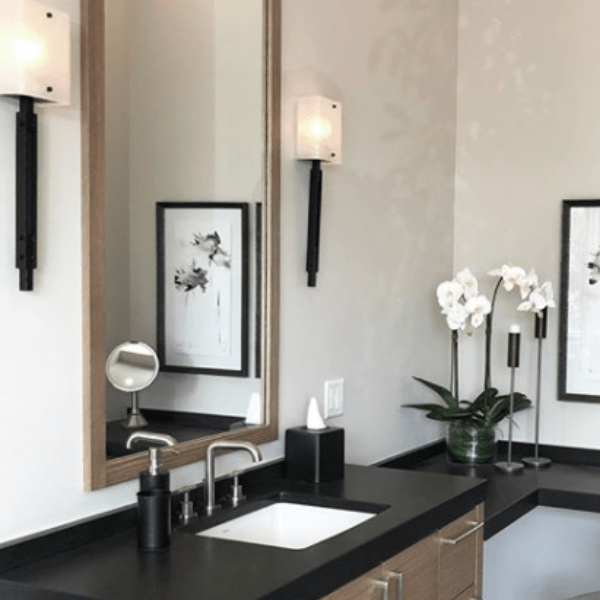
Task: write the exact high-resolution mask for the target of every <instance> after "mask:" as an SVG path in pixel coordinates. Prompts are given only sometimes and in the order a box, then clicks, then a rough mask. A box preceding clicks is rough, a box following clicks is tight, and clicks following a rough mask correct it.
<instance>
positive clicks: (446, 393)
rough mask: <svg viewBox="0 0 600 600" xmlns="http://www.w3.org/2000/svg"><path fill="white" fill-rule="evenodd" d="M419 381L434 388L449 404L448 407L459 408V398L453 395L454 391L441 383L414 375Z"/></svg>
mask: <svg viewBox="0 0 600 600" xmlns="http://www.w3.org/2000/svg"><path fill="white" fill-rule="evenodd" d="M414 379H416V380H417V381H419V382H421V383H422V384H423V385H426V386H427V387H428V388H429V389H431V390H433V391H434V392H435V393H436V394H437V395H438V396H439V397H440V398H441V399H442V400H443V401H444V402H445V403H446V404H447V405H448V408H458V407H459V406H458V400H457V399H456V398H455V397H454V396H453V395H452V392H451V391H450V390H448V389H446V388H445V387H443V386H441V385H437V384H436V383H432V382H431V381H427V380H426V379H421V378H420V377H414Z"/></svg>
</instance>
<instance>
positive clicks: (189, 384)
mask: <svg viewBox="0 0 600 600" xmlns="http://www.w3.org/2000/svg"><path fill="white" fill-rule="evenodd" d="M81 14H82V55H81V64H82V74H81V75H82V115H83V117H82V157H83V249H84V252H83V254H84V331H83V333H84V359H85V362H84V365H85V376H84V417H85V419H84V440H85V458H86V460H85V465H86V485H87V487H88V488H91V489H95V488H100V487H104V486H106V485H111V484H114V483H118V482H121V481H126V480H128V479H131V478H132V477H134V476H135V475H137V473H139V471H141V470H142V469H144V468H146V466H147V465H146V462H147V461H146V456H145V454H143V453H141V452H137V453H135V454H133V455H124V454H121V453H120V452H116V453H113V452H107V450H108V446H109V442H110V440H111V437H112V438H114V437H115V435H112V434H111V428H112V432H113V434H116V438H121V441H120V442H119V439H117V442H118V443H121V442H122V441H123V439H124V438H125V437H126V435H127V433H128V430H127V429H126V428H124V427H122V425H121V424H122V423H123V422H124V420H125V417H126V414H127V408H128V406H129V405H130V404H131V402H130V398H129V397H128V394H127V393H124V392H123V391H121V390H118V389H117V388H115V387H113V386H111V385H110V384H108V383H107V381H106V374H105V363H106V359H107V356H108V355H109V353H110V351H111V350H112V349H113V348H114V347H115V346H117V345H118V344H120V343H122V342H124V341H127V340H136V341H141V342H144V343H147V344H149V345H150V346H151V347H153V348H155V349H156V350H157V351H158V354H159V356H160V357H161V358H163V356H164V355H165V353H166V352H167V354H168V350H169V348H168V344H169V343H173V344H175V346H174V347H173V348H171V350H173V349H174V350H175V351H176V352H175V353H171V354H172V355H176V354H177V353H179V354H180V350H181V347H178V346H177V344H178V343H180V342H181V340H183V342H181V343H185V344H187V350H186V352H187V354H188V358H190V357H191V358H190V360H191V364H192V368H190V367H189V365H187V366H185V368H180V366H178V365H177V364H175V365H173V364H167V365H166V366H165V365H164V364H163V368H162V369H161V372H160V373H159V375H158V378H157V379H156V381H155V382H154V383H153V384H152V385H151V386H150V387H149V388H147V389H144V390H142V391H141V392H140V398H139V403H140V405H141V410H142V413H143V414H144V415H145V416H146V417H149V418H148V421H149V422H150V423H149V427H148V428H149V429H150V430H153V431H156V430H157V428H156V427H155V425H156V424H157V423H158V424H159V425H165V423H166V424H167V431H166V432H169V428H170V427H171V426H172V422H173V421H174V420H176V421H177V424H178V426H179V427H180V431H179V433H181V435H179V434H178V433H176V434H175V436H174V437H176V439H178V441H179V442H180V443H179V444H178V453H177V454H170V455H169V456H168V457H165V459H164V462H165V465H166V466H167V467H174V466H178V465H182V464H187V463H189V462H192V461H197V460H200V459H202V458H203V457H204V454H205V450H206V447H207V445H208V444H209V443H210V441H211V440H213V439H215V437H225V438H229V439H241V440H247V441H251V442H254V443H258V444H260V443H264V442H266V441H270V440H273V439H276V438H277V381H278V377H277V375H278V369H277V364H278V358H277V357H278V281H279V277H278V269H279V249H278V239H279V237H278V235H279V152H280V150H279V127H280V125H279V115H280V112H279V111H280V107H279V104H280V70H281V67H280V29H281V4H280V0H250V1H249V0H181V1H178V2H177V3H175V4H173V3H165V2H162V1H158V0H106V1H105V0H81ZM209 203H210V207H211V210H212V212H216V213H218V216H217V217H210V216H207V215H208V213H209V212H210V211H206V210H204V209H206V208H207V206H206V205H207V204H209ZM188 205H189V207H190V208H191V207H197V208H198V209H202V213H203V214H202V217H201V218H200V221H199V223H200V225H198V224H197V223H196V221H193V225H190V222H191V221H190V219H196V214H193V215H192V216H191V217H190V216H189V215H190V214H192V213H190V212H189V208H188ZM226 205H227V207H229V208H230V209H231V210H230V211H229V212H230V213H231V215H229V216H228V215H227V214H226V208H227V207H226ZM182 206H183V207H184V209H185V210H182V211H174V210H169V209H172V208H176V207H179V208H181V207H182ZM238 209H239V210H238ZM161 211H162V213H161ZM176 212H178V214H177V217H176V218H175V220H174V221H173V222H174V223H175V226H174V228H173V226H172V225H167V224H165V225H164V229H163V230H161V228H160V226H159V227H157V220H158V221H159V222H160V220H161V214H162V215H163V217H162V218H163V220H164V221H165V223H166V222H167V221H168V219H167V218H166V216H165V215H166V214H167V213H169V214H172V215H174V214H175V213H176ZM186 215H187V216H186ZM232 215H235V216H232ZM211 219H213V220H212V221H211ZM169 223H171V221H169ZM240 223H241V225H240ZM178 228H179V229H184V230H186V231H187V233H186V241H184V242H181V240H180V238H181V236H179V237H178V235H173V231H175V232H177V231H178ZM161 236H162V238H163V239H162V241H161V239H160V238H161ZM242 247H243V248H245V249H246V250H245V253H244V252H242V250H241V249H240V248H242ZM173 249H175V250H173ZM169 253H171V254H173V253H175V254H176V255H177V256H186V257H187V258H186V260H188V259H189V257H190V256H192V260H191V261H188V262H187V263H185V264H184V265H183V266H185V269H183V270H181V268H180V266H179V264H177V265H176V267H173V265H171V266H169V264H167V263H168V260H167V258H166V257H168V256H170V254H169ZM178 253H179V254H178ZM240 254H243V262H244V268H243V269H240V268H239V265H240V261H241V260H242V258H241V257H240ZM161 263H162V264H164V268H163V269H161V270H160V271H161V273H162V275H161V276H162V279H163V281H162V282H161V281H160V278H159V276H158V273H157V265H160V264H161ZM232 265H233V267H232V268H231V269H230V271H231V275H229V272H228V268H229V267H231V266H232ZM240 273H243V275H240ZM217 275H218V276H217ZM190 282H192V283H190ZM240 286H241V287H242V288H243V289H244V290H245V292H244V294H245V303H244V302H243V301H242V302H241V303H242V304H243V305H244V308H243V310H239V307H238V304H240V301H239V298H238V295H239V294H238V290H239V288H240ZM207 289H208V290H210V291H211V292H212V293H213V298H216V299H217V300H213V304H212V305H211V310H213V311H215V310H216V311H217V314H218V317H219V324H220V325H219V327H215V326H214V324H213V321H212V320H206V319H205V320H204V321H203V322H201V323H200V324H199V325H198V324H196V325H198V326H194V322H193V319H192V320H190V319H189V315H188V312H189V311H188V312H186V311H185V310H180V309H179V308H177V309H173V308H169V307H170V306H171V307H172V306H173V302H175V303H179V305H178V306H179V307H180V308H181V307H183V309H186V310H188V309H189V308H190V306H196V309H195V313H194V314H193V317H194V318H196V319H198V318H199V317H198V315H199V314H200V313H202V312H203V309H202V310H198V308H197V305H198V303H199V302H200V303H201V301H204V302H205V303H206V301H205V300H203V299H205V298H206V297H208V293H207ZM161 290H163V292H162V293H163V296H162V297H161ZM165 290H166V291H165ZM215 290H216V292H218V293H215ZM169 294H170V296H169ZM236 294H237V295H236ZM167 296H168V298H167ZM169 302H170V303H171V304H169ZM236 303H237V304H236ZM231 306H234V309H231ZM165 307H166V308H165ZM177 311H179V312H177ZM193 312H194V311H192V313H193ZM173 313H175V315H176V318H173ZM238 313H240V314H241V315H242V316H241V317H240V316H239V315H238ZM244 315H245V316H244ZM161 323H162V324H163V325H162V326H161V325H160V324H161ZM173 323H175V326H173ZM242 324H243V326H241V325H242ZM177 328H178V329H177ZM165 329H166V332H165V331H164V330H165ZM172 330H176V335H175V336H174V337H173V336H172V335H171V333H170V332H171V331H172ZM197 330H198V331H202V332H204V333H205V334H206V335H208V334H212V335H213V338H212V339H211V341H210V343H208V344H207V343H203V344H199V343H198V339H203V340H204V338H202V337H201V336H200V337H199V336H197V335H196V334H195V332H196V331H197ZM232 332H233V333H232ZM157 334H160V335H157ZM170 335H171V337H169V336H170ZM239 335H241V336H243V338H244V339H243V340H242V342H240V343H238V342H237V341H236V342H235V343H233V342H232V341H231V340H234V339H236V340H237V337H238V336H239ZM177 336H179V337H177ZM161 339H162V340H163V342H164V343H163V344H162V346H163V348H162V352H161ZM165 340H166V341H165ZM172 340H175V342H172ZM177 340H180V341H179V342H178V341H177ZM196 346H198V347H200V346H202V347H205V348H206V347H208V348H209V349H212V350H211V351H212V352H213V354H215V356H216V358H215V357H213V359H215V360H216V364H217V366H218V365H219V364H224V365H231V364H234V363H235V361H229V362H228V361H227V360H224V359H223V356H225V357H226V355H227V353H228V352H229V353H230V354H231V353H234V354H235V352H237V353H238V354H240V353H241V354H242V355H243V356H244V365H243V368H242V369H241V371H242V372H239V371H240V369H237V372H236V368H225V369H224V370H223V369H220V368H217V369H216V371H217V372H216V373H215V372H214V371H215V368H214V364H213V363H210V362H208V363H206V364H207V365H208V367H209V368H208V369H207V368H205V367H206V364H203V363H202V361H204V359H205V357H203V356H200V355H199V354H198V353H194V352H193V351H192V350H194V347H196ZM165 347H166V349H165ZM240 347H241V349H240ZM190 348H192V350H190ZM219 353H220V354H219ZM161 354H162V355H161ZM238 359H239V357H238ZM232 374H233V375H235V376H233V375H232ZM257 404H258V406H257ZM251 407H252V408H253V410H251V411H250V408H251ZM249 411H250V412H251V413H252V415H253V420H251V421H247V420H246V417H247V415H248V414H249ZM173 415H176V418H175V419H174V417H173ZM207 417H210V418H211V419H212V420H211V422H210V426H208V425H206V423H205V419H206V418H207ZM181 418H183V419H184V420H185V421H184V423H183V424H182V423H181ZM215 420H216V421H215ZM215 422H216V423H217V425H216V429H215V428H214V427H213V425H214V423H215ZM183 430H185V431H183ZM163 431H164V430H163ZM170 433H174V432H173V430H172V429H171V431H170ZM113 441H114V439H113ZM121 445H122V444H121ZM107 458H108V460H107Z"/></svg>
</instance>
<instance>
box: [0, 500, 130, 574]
mask: <svg viewBox="0 0 600 600" xmlns="http://www.w3.org/2000/svg"><path fill="white" fill-rule="evenodd" d="M136 524H137V508H136V507H135V506H129V507H126V508H121V509H117V510H114V511H110V512H108V513H105V514H103V515H100V516H98V515H94V516H93V517H90V518H87V519H83V520H81V521H77V522H75V523H68V524H67V525H64V526H60V527H56V528H54V529H50V530H47V531H45V532H43V533H42V534H40V533H35V534H32V535H30V536H27V537H24V538H20V539H17V540H13V541H11V542H7V543H5V544H1V545H0V573H4V572H6V571H10V570H12V569H17V568H19V567H22V566H24V565H27V564H29V563H32V562H37V561H39V560H43V559H44V558H47V557H49V556H54V555H56V554H60V553H63V552H67V551H69V550H73V549H74V548H77V547H79V546H83V545H85V544H89V543H90V541H92V540H93V541H99V540H103V539H106V538H108V537H112V536H113V535H117V534H118V533H122V532H123V531H126V530H127V529H131V528H133V527H135V526H136Z"/></svg>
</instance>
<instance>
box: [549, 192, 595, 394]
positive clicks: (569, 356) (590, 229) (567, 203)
mask: <svg viewBox="0 0 600 600" xmlns="http://www.w3.org/2000/svg"><path fill="white" fill-rule="evenodd" d="M594 305H597V308H596V310H594V311H592V310H591V308H592V306H594ZM595 313H597V315H598V318H597V319H596V318H595ZM595 320H597V322H598V324H597V326H596V325H595V322H594V321H595ZM595 332H596V333H595ZM595 363H597V364H598V366H597V367H596V364H595ZM558 397H559V399H560V400H569V401H578V402H600V200H563V203H562V241H561V265H560V310H559V340H558Z"/></svg>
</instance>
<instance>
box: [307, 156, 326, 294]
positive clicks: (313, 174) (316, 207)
mask: <svg viewBox="0 0 600 600" xmlns="http://www.w3.org/2000/svg"><path fill="white" fill-rule="evenodd" d="M322 189H323V171H322V170H321V161H320V160H313V161H312V168H311V170H310V195H309V204H308V243H307V247H306V270H307V272H308V287H316V285H317V271H318V270H319V242H320V237H321V192H322Z"/></svg>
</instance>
